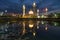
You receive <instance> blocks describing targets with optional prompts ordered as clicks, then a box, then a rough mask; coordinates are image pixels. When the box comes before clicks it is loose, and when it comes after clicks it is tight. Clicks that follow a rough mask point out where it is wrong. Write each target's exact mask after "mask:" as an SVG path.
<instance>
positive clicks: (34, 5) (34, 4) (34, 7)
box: [33, 2, 36, 15]
mask: <svg viewBox="0 0 60 40" xmlns="http://www.w3.org/2000/svg"><path fill="white" fill-rule="evenodd" d="M33 11H34V14H35V15H36V2H34V3H33Z"/></svg>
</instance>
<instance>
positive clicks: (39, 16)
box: [37, 9, 40, 18]
mask: <svg viewBox="0 0 60 40" xmlns="http://www.w3.org/2000/svg"><path fill="white" fill-rule="evenodd" d="M37 18H40V16H39V9H37Z"/></svg>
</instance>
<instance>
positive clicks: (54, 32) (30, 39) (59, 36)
mask: <svg viewBox="0 0 60 40" xmlns="http://www.w3.org/2000/svg"><path fill="white" fill-rule="evenodd" d="M0 39H1V40H60V22H58V21H35V20H28V21H26V20H25V21H12V22H11V21H10V22H9V21H7V22H4V23H0Z"/></svg>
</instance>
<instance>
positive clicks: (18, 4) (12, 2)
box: [0, 0, 60, 12]
mask: <svg viewBox="0 0 60 40" xmlns="http://www.w3.org/2000/svg"><path fill="white" fill-rule="evenodd" d="M35 1H36V4H37V8H39V9H43V8H45V7H47V8H48V9H49V11H52V10H58V9H60V0H35ZM33 2H34V0H0V11H3V10H8V11H11V12H18V11H20V12H21V10H22V5H23V4H26V7H27V9H28V8H30V7H31V6H32V3H33Z"/></svg>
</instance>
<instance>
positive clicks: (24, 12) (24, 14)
mask: <svg viewBox="0 0 60 40" xmlns="http://www.w3.org/2000/svg"><path fill="white" fill-rule="evenodd" d="M24 15H25V5H23V16H24Z"/></svg>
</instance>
